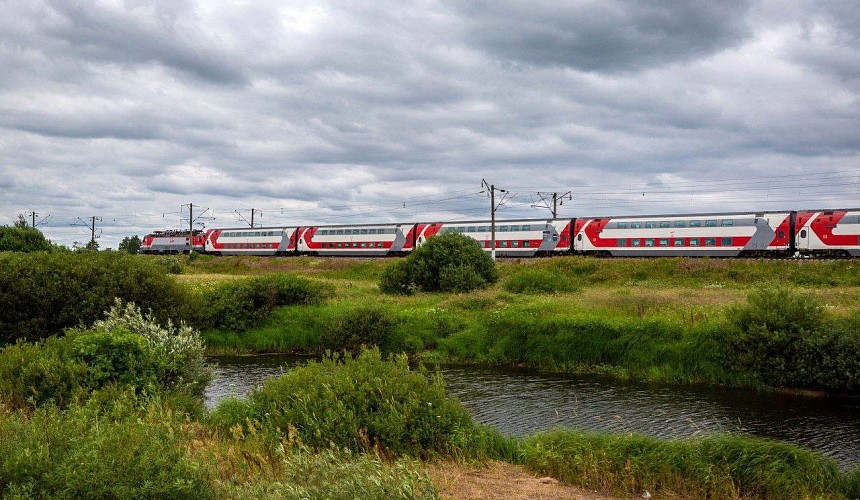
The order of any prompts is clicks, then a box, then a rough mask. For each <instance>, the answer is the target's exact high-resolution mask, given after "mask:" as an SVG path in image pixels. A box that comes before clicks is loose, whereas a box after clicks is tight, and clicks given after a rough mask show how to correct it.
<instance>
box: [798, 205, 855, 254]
mask: <svg viewBox="0 0 860 500" xmlns="http://www.w3.org/2000/svg"><path fill="white" fill-rule="evenodd" d="M795 235H796V236H795V238H796V243H795V245H796V247H797V251H798V252H800V254H801V255H811V256H822V257H860V209H857V208H853V209H843V210H819V211H801V212H797V218H796V222H795Z"/></svg>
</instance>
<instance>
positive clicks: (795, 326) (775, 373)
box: [724, 289, 860, 390]
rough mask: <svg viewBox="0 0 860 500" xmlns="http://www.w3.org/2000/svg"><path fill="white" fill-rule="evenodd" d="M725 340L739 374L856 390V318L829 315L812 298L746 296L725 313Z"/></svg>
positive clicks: (859, 376)
mask: <svg viewBox="0 0 860 500" xmlns="http://www.w3.org/2000/svg"><path fill="white" fill-rule="evenodd" d="M729 323H730V327H729V328H728V329H727V330H726V332H725V333H724V341H725V343H726V345H727V346H728V347H729V349H730V353H731V355H730V356H729V359H731V360H732V361H733V363H734V364H735V366H736V368H737V369H738V370H745V371H748V372H751V373H752V374H754V376H755V377H756V378H758V379H759V380H760V381H761V382H763V383H765V384H768V385H772V386H791V387H808V388H820V389H831V390H851V389H854V388H857V387H860V373H859V372H860V351H858V347H860V332H858V328H857V327H858V326H860V319H858V318H848V319H836V318H831V317H828V316H827V315H826V314H825V312H824V310H823V308H822V307H821V306H820V305H819V304H818V302H817V300H816V299H815V298H814V297H812V296H807V295H803V294H799V293H796V292H790V291H788V290H775V289H761V290H756V291H754V292H751V293H750V294H749V296H748V297H747V303H746V304H744V305H741V306H736V307H733V308H732V309H730V311H729Z"/></svg>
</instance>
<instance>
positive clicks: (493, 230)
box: [481, 179, 508, 260]
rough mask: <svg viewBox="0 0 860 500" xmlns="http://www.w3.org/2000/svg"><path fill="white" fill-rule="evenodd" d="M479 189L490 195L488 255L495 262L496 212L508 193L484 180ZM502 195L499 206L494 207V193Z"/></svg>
mask: <svg viewBox="0 0 860 500" xmlns="http://www.w3.org/2000/svg"><path fill="white" fill-rule="evenodd" d="M481 187H482V188H484V189H486V190H487V191H489V195H490V255H491V256H492V257H493V260H496V210H497V209H498V208H499V207H500V206H501V205H502V204H503V203H504V202H505V199H507V197H508V191H507V190H505V189H501V188H497V187H496V185H495V184H489V183H488V182H487V181H486V180H485V179H481ZM497 190H498V191H499V192H500V193H504V194H503V195H502V199H501V200H500V201H499V204H498V205H496V191H497Z"/></svg>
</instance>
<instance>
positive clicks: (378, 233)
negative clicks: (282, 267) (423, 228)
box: [296, 224, 414, 257]
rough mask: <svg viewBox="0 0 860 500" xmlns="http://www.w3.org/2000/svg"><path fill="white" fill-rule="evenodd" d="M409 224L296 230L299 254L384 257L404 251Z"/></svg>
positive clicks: (356, 225)
mask: <svg viewBox="0 0 860 500" xmlns="http://www.w3.org/2000/svg"><path fill="white" fill-rule="evenodd" d="M413 226H414V225H411V224H355V225H342V226H309V227H301V228H299V229H298V245H297V247H296V248H297V250H298V252H299V253H309V254H313V255H322V256H331V257H333V256H338V255H341V256H350V257H362V256H364V257H384V256H386V255H396V254H399V253H401V252H403V251H404V247H405V246H406V241H407V233H408V232H409V230H410V228H412V227H413Z"/></svg>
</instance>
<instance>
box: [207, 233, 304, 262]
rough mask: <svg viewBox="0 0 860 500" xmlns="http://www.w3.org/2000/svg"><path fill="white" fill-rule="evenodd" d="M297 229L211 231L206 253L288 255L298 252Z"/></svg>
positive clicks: (208, 234)
mask: <svg viewBox="0 0 860 500" xmlns="http://www.w3.org/2000/svg"><path fill="white" fill-rule="evenodd" d="M298 229H299V228H296V227H255V228H253V229H251V228H247V227H237V228H225V229H211V230H209V231H207V232H206V252H207V253H213V254H216V255H261V256H272V255H286V254H287V253H292V252H294V251H295V250H296V233H297V231H298Z"/></svg>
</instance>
